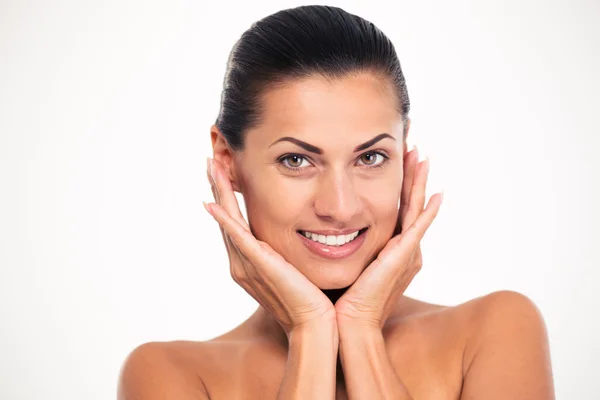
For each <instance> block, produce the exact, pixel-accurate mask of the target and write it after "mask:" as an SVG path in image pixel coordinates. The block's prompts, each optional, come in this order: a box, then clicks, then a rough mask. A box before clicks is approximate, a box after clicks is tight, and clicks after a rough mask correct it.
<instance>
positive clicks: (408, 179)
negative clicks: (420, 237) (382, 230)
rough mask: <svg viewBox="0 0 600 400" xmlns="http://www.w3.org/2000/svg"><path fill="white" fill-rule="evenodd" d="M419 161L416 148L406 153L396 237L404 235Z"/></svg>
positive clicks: (395, 231)
mask: <svg viewBox="0 0 600 400" xmlns="http://www.w3.org/2000/svg"><path fill="white" fill-rule="evenodd" d="M418 161H419V151H418V150H417V147H416V146H415V148H414V149H412V150H411V151H409V152H408V153H406V155H405V156H404V176H403V178H402V192H401V195H400V210H399V211H398V219H397V221H396V228H395V230H394V235H398V234H400V233H402V230H403V228H404V227H405V226H406V223H405V222H404V221H405V219H406V213H407V212H408V207H409V204H410V201H409V200H410V192H411V189H412V185H413V181H414V177H415V169H416V165H417V162H418Z"/></svg>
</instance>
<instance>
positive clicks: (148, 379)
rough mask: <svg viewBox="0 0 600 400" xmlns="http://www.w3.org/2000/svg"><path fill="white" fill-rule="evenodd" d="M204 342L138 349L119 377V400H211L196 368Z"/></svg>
mask: <svg viewBox="0 0 600 400" xmlns="http://www.w3.org/2000/svg"><path fill="white" fill-rule="evenodd" d="M204 347H205V346H204V345H203V342H186V341H175V342H150V343H145V344H142V345H140V346H138V347H137V348H135V349H134V350H133V351H132V352H131V353H130V354H129V355H128V357H127V358H126V360H125V362H124V363H123V366H122V367H121V371H120V374H119V383H118V394H117V398H118V399H119V400H138V399H139V400H142V399H144V400H152V399H164V398H176V399H182V400H185V399H208V398H209V397H208V392H207V390H206V387H205V386H204V383H203V382H202V380H201V379H200V377H199V376H198V375H197V374H196V373H195V371H196V369H195V368H194V367H193V365H194V364H195V363H196V360H197V359H198V358H202V355H203V353H204Z"/></svg>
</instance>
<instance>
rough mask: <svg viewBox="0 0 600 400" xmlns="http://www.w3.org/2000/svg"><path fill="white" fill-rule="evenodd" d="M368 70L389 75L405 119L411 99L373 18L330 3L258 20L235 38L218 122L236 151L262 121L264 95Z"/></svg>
mask: <svg viewBox="0 0 600 400" xmlns="http://www.w3.org/2000/svg"><path fill="white" fill-rule="evenodd" d="M360 71H368V72H371V73H373V74H375V75H377V76H380V77H383V78H386V79H388V80H389V82H390V83H391V84H393V87H394V88H395V92H396V95H397V100H398V101H397V109H398V112H399V113H400V114H401V116H402V118H403V120H404V129H405V130H404V135H406V125H407V124H406V123H407V119H408V112H409V110H410V100H409V98H408V92H407V90H406V82H405V79H404V74H403V73H402V68H401V67H400V61H399V60H398V56H397V55H396V50H395V48H394V45H393V44H392V42H391V41H390V40H389V39H388V38H387V36H385V35H384V34H383V32H381V31H380V30H379V29H378V28H377V27H376V26H375V25H374V24H372V23H371V22H369V21H367V20H365V19H363V18H361V17H358V16H356V15H353V14H350V13H348V12H346V11H344V10H342V9H341V8H338V7H330V6H319V5H310V6H301V7H296V8H290V9H286V10H281V11H278V12H276V13H275V14H271V15H269V16H267V17H265V18H263V19H261V20H259V21H257V22H255V23H254V24H252V26H251V27H250V28H249V29H248V30H247V31H246V32H244V33H243V34H242V36H241V37H240V39H239V40H238V41H237V42H236V43H235V45H234V46H233V49H232V50H231V53H230V54H229V59H228V61H227V70H226V72H225V79H224V82H223V92H222V94H221V107H220V111H219V116H218V117H217V120H216V122H215V125H216V126H217V127H218V128H219V130H220V131H221V132H222V133H223V135H224V137H225V139H226V140H227V142H228V143H229V145H230V146H231V147H232V148H233V149H234V150H239V149H242V148H243V146H244V137H245V135H244V134H245V132H246V131H247V130H248V129H250V128H252V127H255V126H258V125H259V124H260V120H261V115H262V112H263V111H264V109H263V106H262V102H261V95H262V94H264V93H265V92H266V91H268V90H269V89H272V88H276V87H280V86H282V85H284V84H285V83H286V82H289V80H291V79H294V78H303V77H307V76H310V75H313V74H318V75H321V76H323V77H324V78H326V79H332V78H342V77H344V76H347V75H349V74H351V73H353V72H360Z"/></svg>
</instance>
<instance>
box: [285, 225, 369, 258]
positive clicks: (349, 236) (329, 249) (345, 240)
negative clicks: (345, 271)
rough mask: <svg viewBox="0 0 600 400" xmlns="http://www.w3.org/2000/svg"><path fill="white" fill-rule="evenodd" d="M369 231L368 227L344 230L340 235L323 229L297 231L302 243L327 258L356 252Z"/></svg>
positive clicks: (343, 256)
mask: <svg viewBox="0 0 600 400" xmlns="http://www.w3.org/2000/svg"><path fill="white" fill-rule="evenodd" d="M367 231H368V228H363V229H360V230H354V231H346V232H344V231H342V232H341V233H342V234H338V235H332V234H329V235H325V233H333V232H323V231H318V232H311V231H298V232H297V233H298V236H299V237H300V240H301V241H302V243H304V245H305V246H306V247H307V248H308V249H309V250H310V251H311V252H313V253H314V254H316V255H318V256H320V257H323V258H327V259H341V258H345V257H349V256H350V255H352V254H354V253H355V252H356V251H357V250H358V249H359V248H360V247H361V246H362V244H363V243H364V241H365V237H366V235H367ZM338 240H339V242H338ZM328 243H332V244H331V245H330V244H328ZM338 243H341V244H338Z"/></svg>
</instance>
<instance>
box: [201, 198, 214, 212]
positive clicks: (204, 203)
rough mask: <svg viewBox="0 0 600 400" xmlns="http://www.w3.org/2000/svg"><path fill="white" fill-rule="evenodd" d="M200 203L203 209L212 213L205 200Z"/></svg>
mask: <svg viewBox="0 0 600 400" xmlns="http://www.w3.org/2000/svg"><path fill="white" fill-rule="evenodd" d="M202 204H203V205H204V209H205V210H206V211H207V212H208V213H209V214H210V215H212V213H211V212H210V206H209V205H208V204H207V203H206V202H205V201H202Z"/></svg>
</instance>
